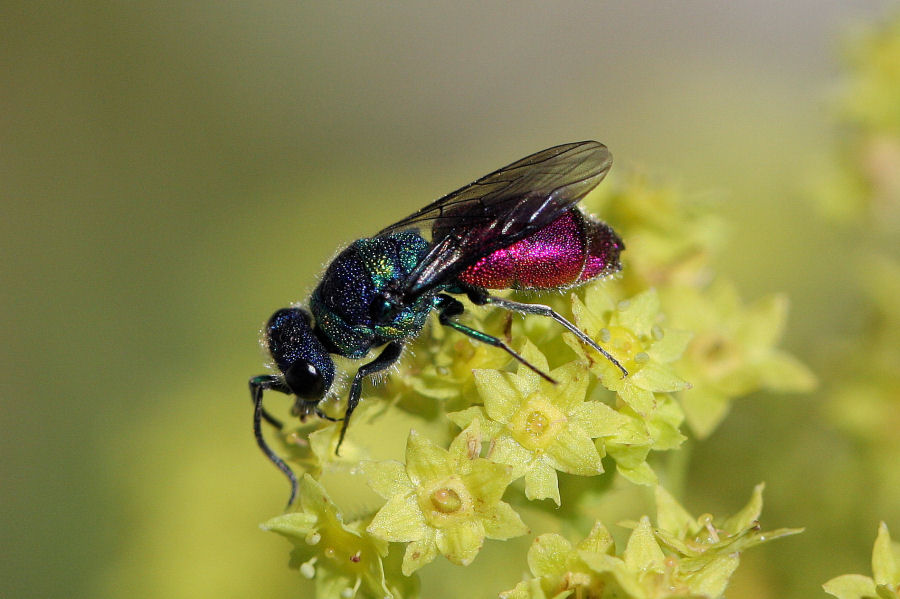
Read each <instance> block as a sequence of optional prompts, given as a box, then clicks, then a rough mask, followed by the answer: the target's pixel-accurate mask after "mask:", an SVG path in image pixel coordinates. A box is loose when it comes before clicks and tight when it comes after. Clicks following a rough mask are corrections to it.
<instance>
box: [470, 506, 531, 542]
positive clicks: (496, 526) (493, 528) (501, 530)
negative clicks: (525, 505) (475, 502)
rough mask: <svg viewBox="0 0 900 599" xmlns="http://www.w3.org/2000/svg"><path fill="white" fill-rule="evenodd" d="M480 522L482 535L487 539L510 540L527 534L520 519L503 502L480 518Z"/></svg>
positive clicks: (514, 511)
mask: <svg viewBox="0 0 900 599" xmlns="http://www.w3.org/2000/svg"><path fill="white" fill-rule="evenodd" d="M481 522H482V524H483V525H484V535H485V536H486V537H487V538H489V539H499V540H503V539H511V538H512V537H518V536H521V535H524V534H525V533H527V532H528V527H527V526H525V523H524V522H522V518H521V517H520V516H519V514H518V513H516V510H514V509H513V508H512V506H511V505H509V504H508V503H506V502H505V501H501V502H500V503H498V504H497V505H495V506H494V508H493V509H492V510H490V512H489V513H487V514H485V515H484V516H483V517H482V520H481Z"/></svg>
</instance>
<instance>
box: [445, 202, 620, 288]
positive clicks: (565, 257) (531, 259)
mask: <svg viewBox="0 0 900 599" xmlns="http://www.w3.org/2000/svg"><path fill="white" fill-rule="evenodd" d="M623 249H624V244H623V243H622V240H621V239H619V237H618V236H617V235H616V234H615V233H614V232H613V230H612V229H611V228H610V227H609V226H608V225H606V224H605V223H602V222H600V221H597V220H595V219H593V218H591V217H590V216H587V215H585V214H583V213H582V212H581V211H580V210H578V209H577V208H572V209H570V210H569V211H568V212H566V213H565V214H564V215H563V216H561V217H560V218H558V219H556V220H555V221H553V222H552V223H550V224H549V225H547V226H546V227H544V228H543V229H541V230H539V231H537V232H536V233H533V234H532V235H530V236H529V237H526V238H525V239H521V240H519V241H517V242H516V243H514V244H512V245H510V246H508V247H505V248H503V249H500V250H497V251H495V252H493V253H492V254H488V255H487V256H485V257H483V258H482V259H481V260H479V261H478V262H476V263H475V264H473V265H472V266H470V267H469V268H468V269H466V270H465V271H463V273H462V274H461V275H460V276H459V280H460V281H461V282H463V283H466V284H468V285H473V286H476V287H483V288H487V289H509V288H512V289H556V288H560V287H570V286H572V285H580V284H581V283H584V282H587V281H589V280H591V279H595V278H597V277H601V276H604V275H609V274H612V273H614V272H617V271H618V270H619V269H620V268H621V265H620V264H619V252H621V251H622V250H623Z"/></svg>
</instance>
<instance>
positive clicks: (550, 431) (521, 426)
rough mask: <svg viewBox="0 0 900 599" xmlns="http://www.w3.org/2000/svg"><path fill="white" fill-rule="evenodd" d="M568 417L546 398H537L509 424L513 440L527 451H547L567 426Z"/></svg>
mask: <svg viewBox="0 0 900 599" xmlns="http://www.w3.org/2000/svg"><path fill="white" fill-rule="evenodd" d="M566 422H567V419H566V415H565V414H564V413H563V412H562V410H560V409H559V408H557V407H556V406H554V405H553V404H552V403H550V401H549V400H547V399H546V398H544V397H540V396H536V397H534V398H532V399H530V400H528V401H527V402H525V405H523V406H522V407H521V409H520V410H519V411H518V412H517V413H516V415H515V416H513V417H512V419H511V420H510V422H509V425H508V427H509V430H510V432H511V433H512V436H513V438H514V439H515V440H516V441H518V442H519V444H520V445H521V446H522V447H524V448H525V449H530V450H531V451H540V450H543V449H545V448H546V447H547V446H549V445H550V444H551V443H553V441H554V440H556V437H557V435H558V434H559V433H560V432H561V431H562V429H563V428H564V427H565V426H566Z"/></svg>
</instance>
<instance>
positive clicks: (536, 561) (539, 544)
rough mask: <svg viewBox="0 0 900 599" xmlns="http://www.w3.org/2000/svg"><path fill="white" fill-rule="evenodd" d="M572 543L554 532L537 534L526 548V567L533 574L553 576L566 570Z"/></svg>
mask: <svg viewBox="0 0 900 599" xmlns="http://www.w3.org/2000/svg"><path fill="white" fill-rule="evenodd" d="M570 551H572V544H571V543H569V541H567V540H566V538H565V537H563V536H561V535H558V534H556V533H547V534H543V535H541V536H539V537H538V538H536V539H535V540H534V542H532V543H531V547H530V548H529V549H528V568H529V569H530V570H531V573H532V574H534V575H535V576H553V575H559V574H561V573H563V572H565V571H566V561H567V560H568V558H569V552H570Z"/></svg>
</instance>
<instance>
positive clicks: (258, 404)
mask: <svg viewBox="0 0 900 599" xmlns="http://www.w3.org/2000/svg"><path fill="white" fill-rule="evenodd" d="M266 389H271V390H272V391H278V392H279V393H284V394H287V395H290V394H291V391H290V390H289V389H288V388H287V385H285V384H284V382H283V381H282V380H281V379H279V378H278V377H277V376H273V375H261V376H255V377H253V378H252V379H250V399H251V401H252V402H253V436H254V437H256V444H257V445H259V448H260V449H261V450H262V452H263V453H264V454H266V457H267V458H269V461H270V462H272V463H273V464H275V465H276V466H277V467H278V469H279V470H281V471H282V472H284V475H285V476H287V477H288V480H289V481H291V497H290V499H288V503H287V506H288V507H291V504H292V503H294V498H295V497H296V496H297V477H296V475H295V474H294V471H293V470H291V469H290V467H289V466H288V465H287V464H286V463H285V462H284V460H282V459H281V458H279V457H278V456H277V455H275V452H274V451H272V449H271V448H270V447H269V445H268V443H266V440H265V439H264V438H263V435H262V420H265V421H266V422H269V423H270V424H272V425H273V426H275V427H276V428H279V429H280V428H281V427H282V424H281V422H279V421H278V420H277V419H275V418H273V417H272V416H270V415H269V414H268V413H267V412H266V411H265V410H264V409H263V405H262V400H263V391H265V390H266Z"/></svg>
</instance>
